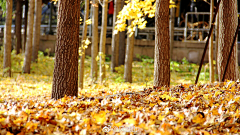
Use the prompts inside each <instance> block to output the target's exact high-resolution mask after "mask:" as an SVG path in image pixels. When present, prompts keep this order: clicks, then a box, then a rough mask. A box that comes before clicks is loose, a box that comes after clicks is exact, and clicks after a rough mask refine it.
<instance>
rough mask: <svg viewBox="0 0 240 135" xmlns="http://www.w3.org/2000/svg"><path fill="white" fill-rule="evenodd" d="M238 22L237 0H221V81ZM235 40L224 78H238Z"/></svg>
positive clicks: (219, 57)
mask: <svg viewBox="0 0 240 135" xmlns="http://www.w3.org/2000/svg"><path fill="white" fill-rule="evenodd" d="M237 24H238V10H237V0H223V1H222V2H221V4H220V7H219V38H218V77H219V81H221V79H222V77H223V73H224V69H225V66H226V63H227V59H228V55H229V52H230V48H231V44H232V41H233V38H234V33H235V31H236V28H237ZM238 74H239V72H238V60H237V40H236V41H235V46H234V49H233V52H232V55H231V59H230V61H229V64H228V69H227V71H226V75H225V79H228V80H233V81H236V80H237V79H238Z"/></svg>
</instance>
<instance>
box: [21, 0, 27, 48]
mask: <svg viewBox="0 0 240 135" xmlns="http://www.w3.org/2000/svg"><path fill="white" fill-rule="evenodd" d="M24 17H25V19H24V38H23V46H22V52H25V47H26V42H27V26H28V0H25V13H24Z"/></svg>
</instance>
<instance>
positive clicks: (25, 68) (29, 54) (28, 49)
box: [23, 0, 35, 74]
mask: <svg viewBox="0 0 240 135" xmlns="http://www.w3.org/2000/svg"><path fill="white" fill-rule="evenodd" d="M34 1H35V0H29V12H28V26H27V42H26V49H25V58H24V62H23V73H28V74H30V68H31V57H32V38H33V21H34V16H33V14H34V6H35V5H34Z"/></svg>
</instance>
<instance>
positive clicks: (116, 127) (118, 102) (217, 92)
mask: <svg viewBox="0 0 240 135" xmlns="http://www.w3.org/2000/svg"><path fill="white" fill-rule="evenodd" d="M21 77H22V76H19V77H18V78H17V80H14V79H7V80H5V81H4V83H2V81H0V134H9V135H10V134H19V135H23V134H126V133H128V132H131V133H130V134H166V135H167V134H169V135H170V134H196V135H201V134H204V135H208V134H226V133H238V132H240V112H239V109H240V108H239V107H240V106H239V105H240V92H239V89H240V83H238V82H233V81H228V82H224V83H216V84H204V85H200V84H199V85H186V84H181V85H178V86H174V87H172V88H164V87H162V88H148V89H144V90H139V91H136V90H135V91H134V90H133V89H132V88H131V86H126V87H125V88H124V87H119V88H117V89H104V88H100V89H92V90H85V91H79V97H64V98H62V99H59V100H53V99H51V97H50V95H51V85H50V84H49V85H45V83H44V82H42V84H41V82H39V83H38V84H37V85H29V84H28V85H26V84H25V83H24V82H29V81H31V77H32V76H31V75H29V76H28V78H23V77H22V78H21ZM43 78H44V76H43ZM32 84H34V83H32ZM92 93H94V94H92ZM120 127H121V128H120ZM122 127H125V130H124V131H123V128H122ZM127 127H134V130H133V128H132V129H131V128H127Z"/></svg>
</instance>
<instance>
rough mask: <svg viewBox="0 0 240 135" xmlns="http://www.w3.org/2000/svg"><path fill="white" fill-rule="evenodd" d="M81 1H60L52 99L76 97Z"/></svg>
mask: <svg viewBox="0 0 240 135" xmlns="http://www.w3.org/2000/svg"><path fill="white" fill-rule="evenodd" d="M80 2H81V0H60V1H59V7H58V14H59V15H58V22H57V26H58V29H57V41H56V52H55V64H54V72H53V85H52V98H54V99H59V98H62V97H64V96H65V95H67V96H76V97H77V96H78V57H79V54H78V48H79V27H80V24H79V20H80V10H79V9H80Z"/></svg>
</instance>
